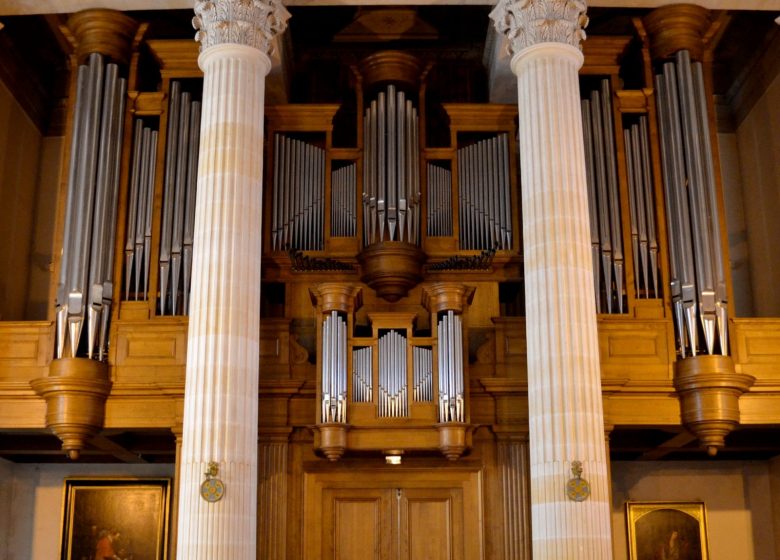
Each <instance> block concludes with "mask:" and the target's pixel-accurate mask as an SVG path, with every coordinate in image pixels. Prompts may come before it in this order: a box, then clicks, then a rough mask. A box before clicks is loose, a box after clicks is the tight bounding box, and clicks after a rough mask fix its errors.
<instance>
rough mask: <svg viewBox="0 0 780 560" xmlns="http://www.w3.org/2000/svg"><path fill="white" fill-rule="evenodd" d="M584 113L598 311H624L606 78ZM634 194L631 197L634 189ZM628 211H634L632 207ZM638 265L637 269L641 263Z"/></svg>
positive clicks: (588, 98) (585, 103) (583, 104)
mask: <svg viewBox="0 0 780 560" xmlns="http://www.w3.org/2000/svg"><path fill="white" fill-rule="evenodd" d="M581 110H582V117H583V135H584V143H585V166H586V181H587V186H588V207H589V208H588V209H589V218H590V234H591V256H592V260H593V265H594V271H593V279H594V283H595V288H596V290H595V291H596V309H597V311H598V312H599V313H623V311H624V309H623V284H624V264H623V238H622V229H621V218H620V197H619V189H618V179H617V155H616V152H615V131H614V120H613V116H612V90H611V88H610V84H609V80H608V79H604V80H602V81H601V83H600V86H599V87H598V88H597V89H594V90H592V91H591V92H590V93H589V94H587V95H586V98H585V99H584V100H582V102H581ZM629 172H631V173H633V169H632V168H629ZM630 195H631V196H632V197H633V196H634V195H635V193H634V191H631V192H630ZM630 208H631V209H632V212H633V208H634V206H633V205H631V206H630ZM632 217H633V218H634V219H633V220H632V221H631V226H632V229H631V231H632V242H633V240H635V241H636V246H637V249H638V248H639V230H638V225H637V224H638V221H637V219H636V216H635V215H634V214H633V213H632ZM636 255H637V251H634V256H635V258H636ZM599 261H600V262H599ZM636 264H637V268H638V262H637V263H636ZM637 274H638V273H637Z"/></svg>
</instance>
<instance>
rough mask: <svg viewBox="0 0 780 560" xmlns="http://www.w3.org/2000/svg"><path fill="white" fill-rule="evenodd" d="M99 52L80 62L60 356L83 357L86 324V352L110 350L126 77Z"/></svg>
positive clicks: (60, 299) (59, 307)
mask: <svg viewBox="0 0 780 560" xmlns="http://www.w3.org/2000/svg"><path fill="white" fill-rule="evenodd" d="M118 74H119V72H118V68H117V66H116V65H115V64H108V65H106V64H105V63H104V60H103V57H102V55H100V54H96V53H95V54H92V55H90V57H89V60H88V63H87V64H86V65H81V66H79V70H78V74H77V85H76V103H75V106H74V115H73V133H72V139H71V148H70V150H71V151H70V169H69V172H68V195H67V201H66V210H65V229H64V233H63V248H62V260H61V264H60V277H59V283H58V286H57V298H56V339H57V342H56V345H55V357H56V358H62V357H64V356H65V348H66V344H67V342H68V341H69V342H70V348H69V349H70V355H71V356H74V357H75V356H76V355H77V352H78V348H79V345H80V343H81V339H82V332H83V328H84V323H85V321H86V323H87V344H86V346H87V357H89V358H92V357H96V358H97V359H99V360H103V359H104V357H105V351H106V344H107V337H108V334H107V332H108V319H109V316H110V307H111V304H112V292H113V283H112V277H113V266H112V262H113V250H114V233H115V224H116V208H117V201H118V188H119V168H120V161H119V158H120V155H121V152H122V123H123V122H124V119H123V117H124V107H125V97H126V81H125V79H124V78H119V76H118Z"/></svg>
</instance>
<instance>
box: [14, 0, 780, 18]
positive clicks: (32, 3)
mask: <svg viewBox="0 0 780 560" xmlns="http://www.w3.org/2000/svg"><path fill="white" fill-rule="evenodd" d="M495 3H496V2H495V0H285V1H284V4H285V5H286V6H315V5H316V6H447V5H459V6H469V5H470V6H491V5H493V4H495ZM678 3H679V0H591V1H590V2H588V5H589V6H592V7H604V8H656V7H658V6H663V5H666V4H678ZM696 3H697V4H699V5H701V6H703V7H705V8H709V9H711V10H769V11H780V0H697V2H696ZM87 8H111V9H114V10H121V11H130V10H173V9H192V0H5V1H4V2H0V16H7V15H23V14H55V13H72V12H78V11H79V10H85V9H87Z"/></svg>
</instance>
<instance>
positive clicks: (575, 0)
mask: <svg viewBox="0 0 780 560" xmlns="http://www.w3.org/2000/svg"><path fill="white" fill-rule="evenodd" d="M585 10H586V6H585V2H584V1H582V0H498V3H497V4H496V7H495V8H493V11H492V12H490V19H492V20H493V24H494V25H495V27H496V31H498V32H499V33H503V34H505V35H506V36H507V38H508V39H509V52H510V53H511V54H517V53H519V52H520V51H521V50H523V49H525V48H528V47H530V46H533V45H535V44H537V43H566V44H567V45H571V46H573V47H577V48H578V49H579V48H581V46H580V42H581V41H582V40H583V39H585V31H584V28H585V27H586V26H587V25H588V17H587V16H586V15H585Z"/></svg>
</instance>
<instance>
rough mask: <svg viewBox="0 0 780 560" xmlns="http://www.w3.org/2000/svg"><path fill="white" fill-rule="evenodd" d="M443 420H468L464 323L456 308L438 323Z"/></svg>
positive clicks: (440, 411)
mask: <svg viewBox="0 0 780 560" xmlns="http://www.w3.org/2000/svg"><path fill="white" fill-rule="evenodd" d="M437 335H438V341H439V348H438V366H439V367H438V369H439V422H463V421H464V414H465V409H464V403H465V400H464V391H463V325H462V321H461V317H460V315H457V314H455V312H454V311H453V310H451V309H450V310H448V311H446V312H442V313H441V314H440V316H439V321H438V324H437Z"/></svg>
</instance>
